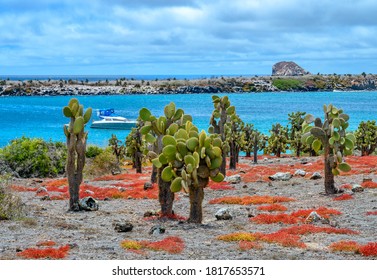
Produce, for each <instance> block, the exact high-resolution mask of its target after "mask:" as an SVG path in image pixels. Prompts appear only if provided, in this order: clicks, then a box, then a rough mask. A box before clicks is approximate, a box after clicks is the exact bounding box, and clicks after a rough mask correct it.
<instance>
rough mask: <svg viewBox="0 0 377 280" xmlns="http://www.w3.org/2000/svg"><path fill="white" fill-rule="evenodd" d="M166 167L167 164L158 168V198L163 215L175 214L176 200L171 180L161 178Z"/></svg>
mask: <svg viewBox="0 0 377 280" xmlns="http://www.w3.org/2000/svg"><path fill="white" fill-rule="evenodd" d="M165 167H166V165H165V166H162V167H161V168H158V189H159V193H158V199H159V202H160V205H161V216H162V217H164V216H171V215H173V202H174V193H173V192H172V191H171V190H170V182H165V181H164V180H162V178H161V172H162V170H163V169H164V168H165Z"/></svg>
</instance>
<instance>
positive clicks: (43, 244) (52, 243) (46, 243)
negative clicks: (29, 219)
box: [36, 240, 56, 247]
mask: <svg viewBox="0 0 377 280" xmlns="http://www.w3.org/2000/svg"><path fill="white" fill-rule="evenodd" d="M36 245H37V246H38V247H52V246H55V245H56V242H55V241H52V240H46V241H40V242H38V243H37V244H36Z"/></svg>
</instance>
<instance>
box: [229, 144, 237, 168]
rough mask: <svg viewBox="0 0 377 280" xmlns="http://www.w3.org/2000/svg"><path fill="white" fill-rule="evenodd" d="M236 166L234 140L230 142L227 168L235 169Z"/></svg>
mask: <svg viewBox="0 0 377 280" xmlns="http://www.w3.org/2000/svg"><path fill="white" fill-rule="evenodd" d="M236 168H237V161H236V147H235V144H234V142H231V143H230V158H229V169H231V170H235V169H236Z"/></svg>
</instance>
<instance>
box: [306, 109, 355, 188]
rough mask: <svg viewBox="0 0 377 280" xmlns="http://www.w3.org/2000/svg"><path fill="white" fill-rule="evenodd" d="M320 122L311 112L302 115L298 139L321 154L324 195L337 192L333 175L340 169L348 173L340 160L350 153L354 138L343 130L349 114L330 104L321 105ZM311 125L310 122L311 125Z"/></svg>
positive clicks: (347, 166) (344, 164)
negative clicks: (301, 129)
mask: <svg viewBox="0 0 377 280" xmlns="http://www.w3.org/2000/svg"><path fill="white" fill-rule="evenodd" d="M323 110H324V114H325V117H324V122H322V120H321V119H320V118H314V116H313V115H311V114H308V115H306V116H305V122H304V124H303V132H304V134H303V136H302V141H303V142H304V143H307V144H309V145H311V147H312V148H313V149H314V150H315V151H316V152H319V151H322V152H323V155H324V163H325V167H324V172H325V191H326V193H327V194H333V193H337V192H338V189H337V188H336V187H335V183H334V176H336V175H339V174H340V171H343V172H348V171H350V170H351V166H350V165H349V164H347V163H346V162H345V161H344V156H347V155H351V154H352V152H353V149H354V143H355V141H356V139H355V136H354V135H353V134H352V133H347V132H346V129H347V128H348V126H349V123H348V120H349V116H348V115H347V114H344V113H343V110H342V109H338V108H336V107H335V106H333V105H331V104H330V105H328V106H326V105H324V106H323ZM313 124H314V125H313Z"/></svg>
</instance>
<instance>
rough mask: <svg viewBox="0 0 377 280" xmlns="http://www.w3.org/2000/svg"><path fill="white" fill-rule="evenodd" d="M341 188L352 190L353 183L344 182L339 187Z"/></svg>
mask: <svg viewBox="0 0 377 280" xmlns="http://www.w3.org/2000/svg"><path fill="white" fill-rule="evenodd" d="M339 189H345V190H351V189H352V185H351V184H344V185H341V186H340V187H339Z"/></svg>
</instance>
